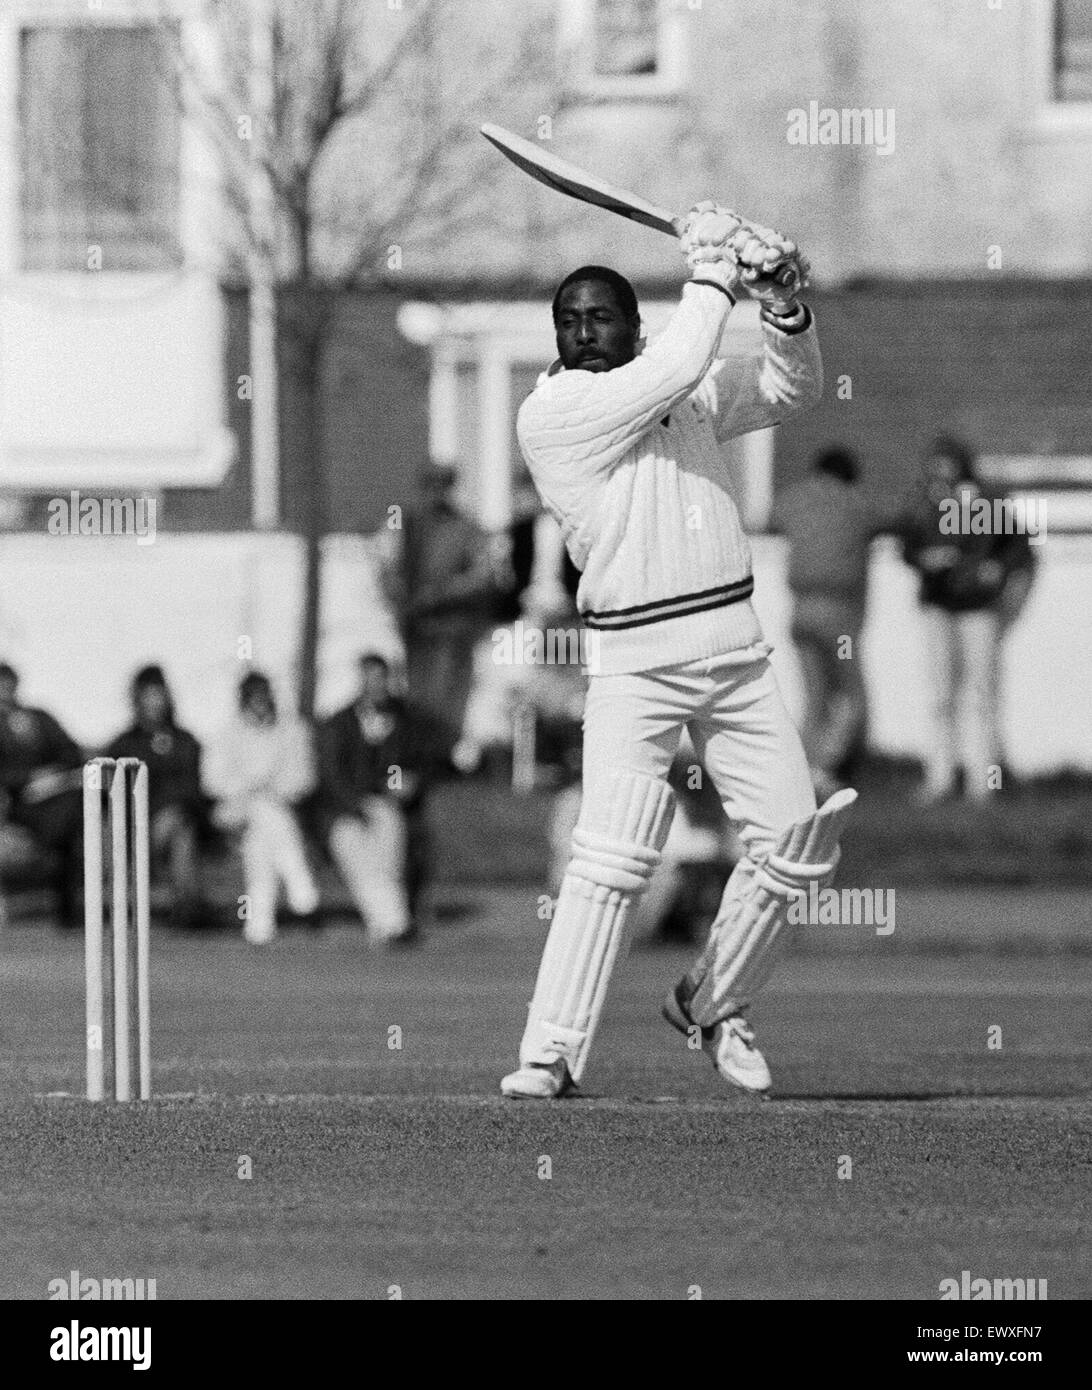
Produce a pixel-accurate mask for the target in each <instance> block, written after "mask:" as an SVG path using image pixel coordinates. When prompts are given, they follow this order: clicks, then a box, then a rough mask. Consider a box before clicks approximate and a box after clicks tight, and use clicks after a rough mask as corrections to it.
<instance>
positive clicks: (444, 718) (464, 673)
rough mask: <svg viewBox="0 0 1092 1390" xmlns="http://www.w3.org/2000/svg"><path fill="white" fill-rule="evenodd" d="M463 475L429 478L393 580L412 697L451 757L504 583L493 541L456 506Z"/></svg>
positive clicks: (410, 514)
mask: <svg viewBox="0 0 1092 1390" xmlns="http://www.w3.org/2000/svg"><path fill="white" fill-rule="evenodd" d="M457 476H458V475H457V474H456V472H455V469H454V468H452V467H450V466H448V465H446V464H443V465H441V464H431V465H430V466H429V467H428V468H427V469H426V470H425V472H424V473H423V474H422V475H421V482H420V489H421V495H422V496H421V503H420V505H419V506H416V507H412V508H408V509H407V510H406V513H405V516H404V517H403V525H402V534H401V548H400V552H399V554H398V556H397V559H396V560H395V562H394V564H393V566H392V568H391V570H389V571H388V574H387V585H388V589H389V591H390V592H391V598H392V601H393V603H394V607H395V610H396V613H397V615H398V617H399V619H400V623H401V628H402V640H403V642H404V644H405V648H406V667H407V672H406V675H407V683H408V686H409V692H410V695H411V697H412V699H413V700H414V701H415V702H416V703H417V704H418V705H419V706H420V707H421V708H423V709H426V710H428V711H429V712H430V713H431V714H433V715H434V716H435V717H436V718H437V719H438V720H440V721H441V722H442V723H443V724H444V725H445V726H446V729H447V740H448V752H449V753H450V751H451V750H452V749H453V748H454V746H455V744H456V743H457V742H458V740H459V738H460V737H461V735H462V729H463V718H464V715H465V713H466V705H467V700H468V698H469V695H470V687H471V682H472V679H473V674H474V648H475V644H476V643H477V640H478V638H479V637H480V636H481V635H482V633H483V632H484V631H485V629H486V627H487V625H488V622H489V618H490V612H491V606H492V604H493V602H494V599H495V595H496V592H497V583H498V576H499V564H498V560H497V556H496V553H495V549H494V547H493V544H492V542H491V541H490V538H489V537H488V536H487V535H486V533H485V532H484V531H483V530H482V528H481V527H480V526H479V525H478V524H477V522H475V521H473V520H472V519H471V518H470V517H469V516H467V515H466V514H465V513H464V512H463V511H462V510H460V508H459V507H458V506H457V505H456V503H455V483H456V480H457Z"/></svg>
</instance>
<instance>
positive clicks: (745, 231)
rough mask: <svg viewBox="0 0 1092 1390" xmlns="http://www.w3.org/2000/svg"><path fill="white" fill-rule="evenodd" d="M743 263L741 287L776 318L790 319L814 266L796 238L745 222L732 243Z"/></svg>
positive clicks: (738, 228) (733, 249)
mask: <svg viewBox="0 0 1092 1390" xmlns="http://www.w3.org/2000/svg"><path fill="white" fill-rule="evenodd" d="M728 246H729V250H730V251H731V253H732V254H733V255H734V256H735V258H736V261H737V263H738V265H739V280H738V284H739V288H740V289H741V290H742V291H743V292H744V293H746V294H748V295H750V296H751V298H752V299H757V300H758V302H759V303H760V304H761V305H762V307H763V309H764V310H765V311H766V312H767V313H769V314H773V315H774V316H775V317H776V318H790V317H792V315H794V314H795V313H796V311H797V308H798V305H797V299H798V297H799V295H800V294H801V293H802V292H803V291H804V290H805V289H806V288H807V285H808V276H809V274H810V271H811V267H810V266H809V265H808V262H807V260H806V259H805V258H804V257H803V256H802V255H801V254H800V251H799V250H798V249H797V245H796V243H795V242H794V241H790V240H789V238H788V237H786V236H783V235H782V234H781V233H780V232H775V231H774V230H773V229H772V228H771V227H760V226H757V225H756V224H754V223H750V222H741V223H740V225H739V226H738V227H737V228H736V230H735V231H734V232H733V233H732V235H731V237H730V238H729V242H728Z"/></svg>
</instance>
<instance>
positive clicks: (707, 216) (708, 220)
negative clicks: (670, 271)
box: [679, 201, 742, 295]
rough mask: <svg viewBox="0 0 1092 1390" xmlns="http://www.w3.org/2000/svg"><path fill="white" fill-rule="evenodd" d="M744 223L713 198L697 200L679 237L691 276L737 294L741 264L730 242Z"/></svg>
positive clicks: (738, 291)
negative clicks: (711, 282) (730, 247)
mask: <svg viewBox="0 0 1092 1390" xmlns="http://www.w3.org/2000/svg"><path fill="white" fill-rule="evenodd" d="M741 226H742V220H741V219H740V218H739V217H737V216H736V214H735V213H734V212H732V211H730V209H728V208H722V207H718V206H717V204H716V203H714V202H711V201H705V202H701V203H695V204H694V206H693V207H692V208H691V209H690V211H689V212H688V213H687V215H686V225H685V226H684V228H683V232H682V235H681V236H680V238H679V247H680V249H681V251H682V253H683V255H684V256H685V257H686V263H687V265H688V266H689V267H690V273H691V275H692V276H694V277H695V278H697V279H705V280H713V281H714V282H715V283H716V284H718V285H720V286H721V287H722V288H723V289H726V290H727V291H728V292H729V293H730V294H735V295H738V294H739V293H740V289H739V276H740V267H739V263H738V261H737V259H736V256H735V255H734V253H733V252H732V251H731V250H730V249H729V242H730V240H731V238H732V237H733V236H734V235H735V233H736V232H737V231H738V230H739V228H740V227H741Z"/></svg>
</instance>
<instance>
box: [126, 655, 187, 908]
mask: <svg viewBox="0 0 1092 1390" xmlns="http://www.w3.org/2000/svg"><path fill="white" fill-rule="evenodd" d="M130 698H131V701H132V708H133V723H132V724H131V725H130V726H129V728H128V729H126V730H125V731H124V732H123V733H121V734H119V735H118V736H117V738H115V739H114V741H113V743H111V744H110V746H109V748H107V750H106V755H107V757H110V758H139V759H140V760H141V761H142V762H144V763H147V765H148V805H149V811H150V814H151V840H152V846H151V848H152V865H153V872H154V871H156V870H158V869H160V868H162V869H163V870H165V873H166V879H167V884H168V886H169V890H170V899H171V917H172V919H173V920H174V921H175V922H176V923H177V924H178V925H179V926H197V925H200V924H201V921H202V915H203V912H204V908H203V905H202V902H201V893H200V886H199V882H200V880H199V875H198V862H197V842H198V836H199V833H200V830H201V827H202V825H203V824H204V821H205V802H204V796H203V793H202V789H201V747H200V744H199V743H198V742H197V740H196V739H195V738H194V736H193V735H192V734H191V733H187V731H186V730H185V729H181V728H179V727H178V725H177V723H176V722H175V715H174V700H173V699H172V697H171V692H170V687H169V686H168V685H167V678H166V676H165V675H164V674H163V670H162V668H161V667H159V666H143V667H141V669H140V670H139V671H137V673H136V675H134V677H133V680H132V684H131V686H130Z"/></svg>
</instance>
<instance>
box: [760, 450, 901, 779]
mask: <svg viewBox="0 0 1092 1390" xmlns="http://www.w3.org/2000/svg"><path fill="white" fill-rule="evenodd" d="M859 476H860V468H859V465H858V462H857V459H856V457H855V456H854V455H853V454H852V453H850V451H849V450H848V449H841V448H834V449H827V450H825V451H824V452H823V453H821V454H820V455H819V456H818V457H817V458H816V460H815V462H814V464H813V465H812V471H811V473H810V474H809V476H808V477H807V478H805V479H804V480H803V481H802V482H800V483H797V484H796V486H795V487H790V488H787V489H786V490H785V491H784V492H783V493H781V494H780V495H779V496H778V497H777V499H776V500H775V502H774V506H773V514H772V516H771V525H770V529H771V530H773V531H777V532H779V533H780V534H781V535H783V536H784V537H785V539H786V540H787V541H788V544H789V590H790V592H791V594H792V628H791V631H792V640H793V643H794V645H795V647H796V654H797V657H798V658H799V661H800V670H801V674H802V676H803V679H804V696H805V712H804V721H803V726H802V728H801V730H800V735H801V738H802V739H803V742H804V752H805V753H806V754H807V758H808V763H809V764H810V766H811V775H812V781H813V782H814V783H815V792H816V795H817V796H819V797H826V796H830V795H831V793H832V792H834V791H835V790H837V787H838V784H839V780H840V778H841V777H842V776H844V775H845V772H846V770H847V764H848V763H849V761H850V759H851V757H852V756H853V754H854V753H855V751H856V750H857V749H858V748H859V747H860V744H861V742H862V741H863V738H864V734H865V727H866V723H867V697H866V694H865V684H864V678H863V676H862V674H861V628H862V627H863V626H864V616H865V602H866V598H867V592H868V553H869V547H870V545H871V543H872V540H873V538H874V537H875V536H876V535H877V534H878V533H879V532H880V530H881V529H882V528H883V518H882V517H881V515H880V513H879V510H878V509H877V508H876V507H874V506H873V505H872V504H871V503H870V502H869V500H868V498H867V497H866V496H865V495H864V492H863V491H862V490H861V488H860V487H859V486H858V478H859Z"/></svg>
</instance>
